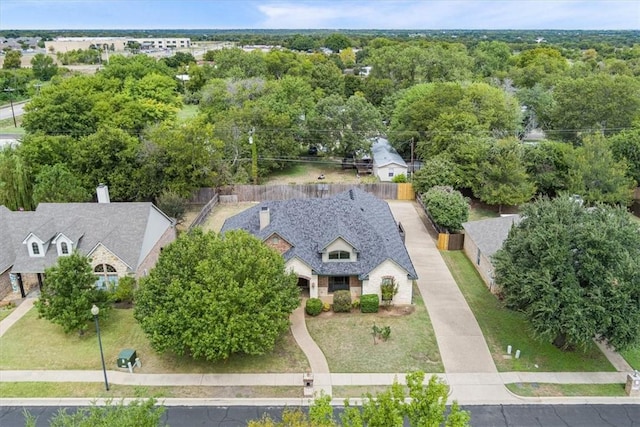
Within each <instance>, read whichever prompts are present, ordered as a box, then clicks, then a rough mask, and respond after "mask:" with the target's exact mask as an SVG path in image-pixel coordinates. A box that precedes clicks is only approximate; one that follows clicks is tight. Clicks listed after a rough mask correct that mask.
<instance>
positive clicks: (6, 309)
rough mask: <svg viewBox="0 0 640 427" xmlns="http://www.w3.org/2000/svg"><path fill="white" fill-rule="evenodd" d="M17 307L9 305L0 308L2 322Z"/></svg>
mask: <svg viewBox="0 0 640 427" xmlns="http://www.w3.org/2000/svg"><path fill="white" fill-rule="evenodd" d="M14 309H15V307H14V306H13V305H8V306H5V307H0V320H2V319H4V318H5V317H7V316H8V315H10V314H11V313H12V312H13V310H14Z"/></svg>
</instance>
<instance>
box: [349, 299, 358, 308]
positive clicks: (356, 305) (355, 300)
mask: <svg viewBox="0 0 640 427" xmlns="http://www.w3.org/2000/svg"><path fill="white" fill-rule="evenodd" d="M351 307H352V308H355V309H356V310H357V309H359V308H360V300H359V299H354V300H353V302H352V303H351Z"/></svg>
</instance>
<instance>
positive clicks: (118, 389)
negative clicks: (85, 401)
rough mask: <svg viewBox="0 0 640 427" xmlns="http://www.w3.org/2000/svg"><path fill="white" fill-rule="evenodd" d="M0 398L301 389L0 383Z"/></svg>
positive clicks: (231, 394)
mask: <svg viewBox="0 0 640 427" xmlns="http://www.w3.org/2000/svg"><path fill="white" fill-rule="evenodd" d="M0 396H2V397H5V398H7V397H45V398H46V397H96V398H100V397H103V398H107V397H115V398H121V397H138V398H150V397H155V398H171V397H181V398H206V397H215V398H225V397H228V398H256V397H270V398H278V397H301V396H302V387H290V386H288V387H270V386H251V387H206V386H181V387H177V386H176V387H168V386H127V385H120V384H109V391H106V390H105V388H104V384H103V383H43V382H13V383H12V382H10V383H7V382H0Z"/></svg>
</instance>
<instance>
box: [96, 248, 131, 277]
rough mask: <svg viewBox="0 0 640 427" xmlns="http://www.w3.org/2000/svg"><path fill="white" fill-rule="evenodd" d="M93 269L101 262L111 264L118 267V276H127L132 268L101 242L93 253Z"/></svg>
mask: <svg viewBox="0 0 640 427" xmlns="http://www.w3.org/2000/svg"><path fill="white" fill-rule="evenodd" d="M90 258H91V270H92V271H93V270H94V269H95V268H96V266H97V265H99V264H109V265H110V266H112V267H113V268H115V269H116V273H117V274H118V277H124V276H126V275H127V274H128V273H129V272H131V270H130V269H129V267H128V266H127V264H125V263H124V262H122V260H121V259H120V258H118V257H117V256H116V255H115V254H114V253H113V252H111V251H110V250H108V249H107V248H106V247H105V246H104V245H102V244H99V245H98V246H97V247H96V249H95V250H94V251H93V252H92V253H91V255H90Z"/></svg>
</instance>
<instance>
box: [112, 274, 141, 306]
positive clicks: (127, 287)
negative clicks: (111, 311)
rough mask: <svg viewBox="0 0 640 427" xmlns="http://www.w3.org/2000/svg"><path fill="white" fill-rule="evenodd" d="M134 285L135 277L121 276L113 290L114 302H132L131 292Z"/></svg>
mask: <svg viewBox="0 0 640 427" xmlns="http://www.w3.org/2000/svg"><path fill="white" fill-rule="evenodd" d="M135 287H136V279H135V278H134V277H131V276H127V277H122V278H121V279H120V280H118V285H117V286H116V288H115V289H114V290H113V299H114V300H115V301H116V302H124V303H132V302H133V292H134V289H135Z"/></svg>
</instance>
